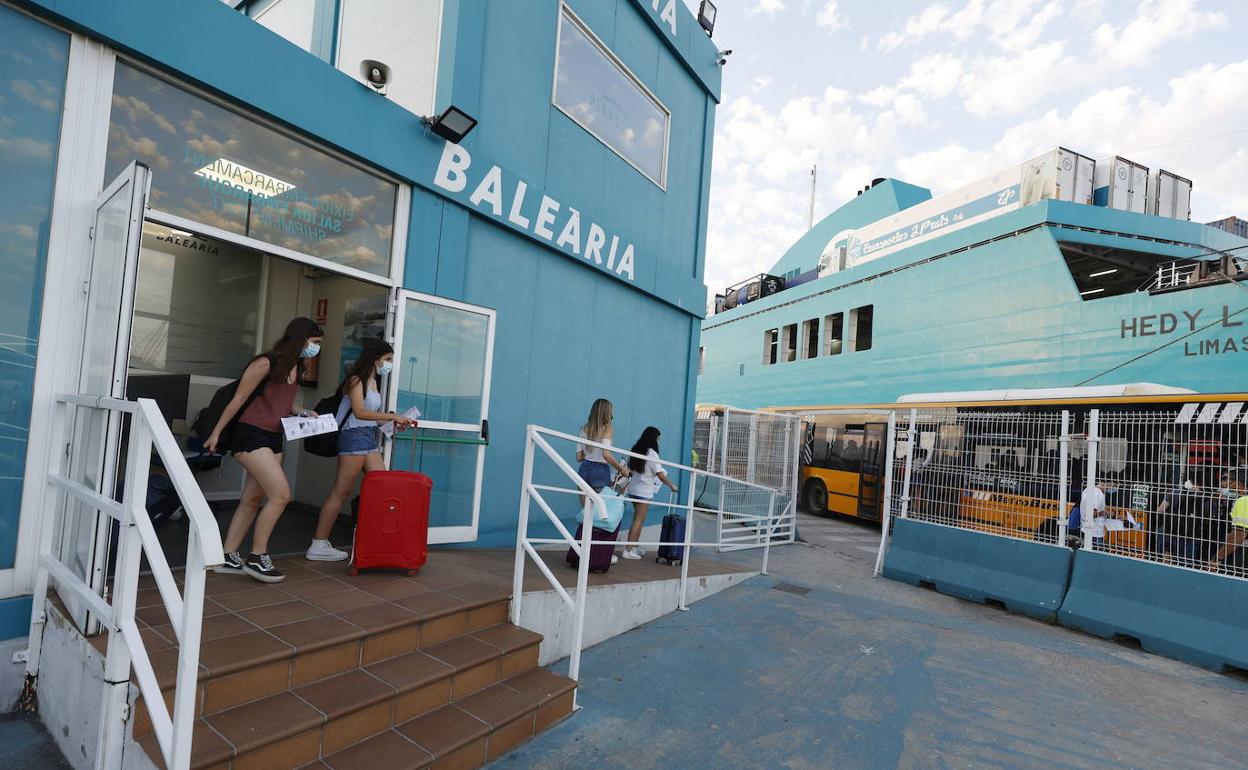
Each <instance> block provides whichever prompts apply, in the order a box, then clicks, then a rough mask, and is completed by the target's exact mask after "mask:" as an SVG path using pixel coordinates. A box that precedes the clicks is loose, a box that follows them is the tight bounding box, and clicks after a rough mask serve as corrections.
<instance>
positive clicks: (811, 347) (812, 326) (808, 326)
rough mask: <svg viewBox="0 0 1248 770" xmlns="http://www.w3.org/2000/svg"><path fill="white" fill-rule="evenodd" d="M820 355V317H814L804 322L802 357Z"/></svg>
mask: <svg viewBox="0 0 1248 770" xmlns="http://www.w3.org/2000/svg"><path fill="white" fill-rule="evenodd" d="M818 356H819V319H818V318H812V319H810V320H809V321H806V322H805V323H803V324H802V358H803V359H805V358H817V357H818Z"/></svg>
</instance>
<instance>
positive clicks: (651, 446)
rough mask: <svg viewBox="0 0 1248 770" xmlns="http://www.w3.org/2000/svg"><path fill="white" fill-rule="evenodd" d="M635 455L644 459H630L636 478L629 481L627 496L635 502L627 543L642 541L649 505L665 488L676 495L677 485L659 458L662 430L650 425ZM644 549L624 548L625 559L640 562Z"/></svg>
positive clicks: (642, 435)
mask: <svg viewBox="0 0 1248 770" xmlns="http://www.w3.org/2000/svg"><path fill="white" fill-rule="evenodd" d="M632 451H633V454H639V455H645V457H646V459H644V460H643V459H641V458H640V457H630V458H628V468H629V470H631V471H632V472H633V476H632V478H631V479H629V481H628V496H629V498H631V499H632V501H633V525H632V526H631V527H629V529H628V541H629V542H630V543H635V542H637V541H638V540H640V539H641V528H642V527H644V526H645V525H646V511H648V510H650V501H652V500H653V499H654V495H655V493H657V492H658V491H659V485H660V484H664V485H666V486H667V487H668V488H669V489H671V490H672V492H673V493H675V492H676V491H677V489H676V485H675V484H673V483H672V482H671V481H670V480H669V479H668V478H667V471H665V470H663V466H662V465H661V464H660V458H659V429H658V428H656V427H654V426H653V425H651V426H650V427H648V428H646V429H645V430H643V431H642V432H641V438H639V439H637V443H636V444H633V449H632ZM645 553H646V552H645V551H643V550H642V549H641V546H632V545H627V546H624V558H625V559H640V558H641V557H642V556H644V555H645Z"/></svg>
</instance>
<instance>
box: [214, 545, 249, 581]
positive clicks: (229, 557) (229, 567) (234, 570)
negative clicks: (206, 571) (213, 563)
mask: <svg viewBox="0 0 1248 770" xmlns="http://www.w3.org/2000/svg"><path fill="white" fill-rule="evenodd" d="M212 571H213V572H215V573H217V574H218V575H241V574H243V557H242V556H239V555H238V551H231V552H230V553H227V554H226V555H225V564H222V565H220V566H219V567H213V569H212Z"/></svg>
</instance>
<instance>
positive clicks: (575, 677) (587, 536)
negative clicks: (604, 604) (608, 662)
mask: <svg viewBox="0 0 1248 770" xmlns="http://www.w3.org/2000/svg"><path fill="white" fill-rule="evenodd" d="M590 503H591V505H592V503H593V501H592V500H591V501H590ZM593 539H594V519H593V517H592V516H591V515H590V514H589V513H586V515H585V521H583V522H581V559H580V562H579V564H578V565H577V568H576V606H575V607H574V608H573V610H572V657H571V659H570V660H569V661H568V678H569V679H571V680H572V681H573V682H579V681H580V679H581V645H582V644H583V643H584V639H585V605H586V604H588V603H589V559H590V556H591V549H592V548H593V546H592V545H591V544H590V543H591V541H592V540H593ZM577 700H578V698H577V696H576V695H575V694H574V695H573V696H572V704H573V706H574V707H576V701H577Z"/></svg>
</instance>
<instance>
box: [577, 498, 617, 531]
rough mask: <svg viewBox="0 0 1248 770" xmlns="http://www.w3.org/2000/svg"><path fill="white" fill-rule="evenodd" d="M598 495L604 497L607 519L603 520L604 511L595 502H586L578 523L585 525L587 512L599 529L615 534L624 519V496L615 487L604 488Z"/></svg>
mask: <svg viewBox="0 0 1248 770" xmlns="http://www.w3.org/2000/svg"><path fill="white" fill-rule="evenodd" d="M598 494H600V495H602V502H604V503H606V506H607V518H606V519H603V518H602V511H601V510H599V508H598V506H597V505H595V504H594V501H593V500H586V501H585V507H584V508H582V509H581V515H580V516H579V517H578V518H577V521H579V522H581V523H582V524H583V523H585V517H586V515H587V514H586V511H589V513H588V516H589V518H590V519H591V522H590V523H592V524H593V525H594V526H595V527H597V528H598V529H605V530H607V531H609V532H614V531H615V530H616V529H618V528H619V526H620V520H621V519H623V518H624V496H623V495H621V494H620V493H619V492H616V491H615V489H614V488H613V487H603V488H602V491H601V492H599V493H598Z"/></svg>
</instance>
